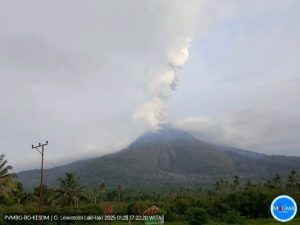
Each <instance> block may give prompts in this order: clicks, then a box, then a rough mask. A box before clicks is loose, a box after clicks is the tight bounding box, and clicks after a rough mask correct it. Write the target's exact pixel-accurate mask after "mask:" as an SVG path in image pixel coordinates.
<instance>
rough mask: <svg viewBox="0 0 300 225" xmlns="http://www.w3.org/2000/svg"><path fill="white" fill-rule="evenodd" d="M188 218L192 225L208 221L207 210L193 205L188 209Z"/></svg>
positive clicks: (200, 224) (199, 224)
mask: <svg viewBox="0 0 300 225" xmlns="http://www.w3.org/2000/svg"><path fill="white" fill-rule="evenodd" d="M186 215H187V220H188V223H189V224H190V225H202V224H206V223H207V214H206V210H205V209H203V208H197V207H192V208H189V209H188V210H187V211H186Z"/></svg>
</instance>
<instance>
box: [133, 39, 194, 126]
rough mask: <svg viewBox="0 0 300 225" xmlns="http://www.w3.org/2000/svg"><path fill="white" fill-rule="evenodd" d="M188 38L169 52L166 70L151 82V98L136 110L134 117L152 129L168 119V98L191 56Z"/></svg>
mask: <svg viewBox="0 0 300 225" xmlns="http://www.w3.org/2000/svg"><path fill="white" fill-rule="evenodd" d="M190 42H191V40H190V39H188V40H187V41H186V43H185V44H184V45H183V47H182V48H179V49H177V50H172V51H170V52H169V53H168V54H167V57H168V65H167V66H166V68H165V69H164V71H163V72H162V73H160V74H158V75H157V76H156V77H154V78H153V79H152V80H151V81H150V83H149V87H148V89H149V94H150V99H149V100H148V101H146V102H145V103H144V104H143V105H142V106H141V107H140V108H138V110H137V111H136V112H135V114H134V116H133V118H134V119H137V120H140V121H143V122H144V123H146V124H147V125H148V126H149V127H150V129H152V130H157V129H159V128H160V127H161V124H163V123H166V122H167V119H168V103H167V101H168V98H169V97H170V95H171V93H172V91H175V90H176V88H177V86H178V84H179V73H180V70H181V68H182V66H184V64H185V63H186V62H187V60H188V57H189V46H190Z"/></svg>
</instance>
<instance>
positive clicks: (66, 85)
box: [0, 0, 300, 171]
mask: <svg viewBox="0 0 300 225" xmlns="http://www.w3.org/2000/svg"><path fill="white" fill-rule="evenodd" d="M299 8H300V1H298V0H294V1H289V0H284V1H283V0H279V1H276V0H248V1H234V0H228V1H225V0H203V1H200V0H190V1H182V0H164V1H161V0H151V1H144V0H122V1H120V0H109V1H100V0H90V1H78V0H59V1H58V0H44V1H38V0H27V1H2V0H0V101H1V104H0V149H1V151H0V153H4V154H6V158H7V160H8V161H9V163H10V164H11V165H13V166H14V168H15V169H16V170H17V171H18V170H21V169H28V168H38V167H39V157H40V155H39V154H38V153H37V152H36V151H34V150H32V149H31V144H38V142H44V141H46V140H48V141H49V145H48V146H47V148H46V167H52V166H54V165H57V164H63V163H65V162H69V161H72V160H75V159H81V158H86V157H90V156H95V155H103V154H105V153H108V152H112V151H117V150H119V149H121V148H122V147H125V146H126V145H127V144H129V143H130V142H131V141H132V140H134V139H135V138H136V137H138V136H139V135H140V134H142V133H143V132H144V131H146V130H148V129H153V130H155V129H157V127H158V126H159V123H160V122H169V123H172V124H173V126H175V127H178V128H180V129H184V130H187V131H190V132H192V133H193V134H194V135H195V136H197V137H199V138H201V139H203V140H205V141H209V142H213V143H218V144H224V145H231V146H234V147H240V148H245V149H249V150H253V151H257V152H262V153H266V154H286V155H298V156H300V67H299V63H300V25H299V21H300V14H299V13H298V10H299Z"/></svg>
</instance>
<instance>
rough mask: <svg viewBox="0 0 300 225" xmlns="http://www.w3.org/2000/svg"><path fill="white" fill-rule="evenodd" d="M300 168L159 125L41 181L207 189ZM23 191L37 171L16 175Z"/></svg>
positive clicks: (291, 160)
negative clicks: (70, 178) (71, 175)
mask: <svg viewBox="0 0 300 225" xmlns="http://www.w3.org/2000/svg"><path fill="white" fill-rule="evenodd" d="M293 168H295V169H300V158H299V157H287V156H268V155H263V154H259V153H255V152H250V151H244V150H240V149H236V148H231V147H224V146H218V145H214V144H209V143H206V142H203V141H201V140H198V139H197V138H195V137H193V136H192V135H191V134H189V133H187V132H184V131H181V130H177V129H174V128H172V127H171V126H169V125H165V126H163V127H162V128H161V129H160V130H157V131H149V132H146V133H145V134H143V135H142V136H140V137H139V138H138V139H137V140H136V141H134V142H133V143H132V144H131V145H129V146H128V147H127V148H125V149H123V150H121V151H119V152H117V153H114V154H109V155H105V156H102V157H98V158H93V159H89V160H83V161H79V162H74V163H72V164H69V165H66V166H60V167H55V168H52V169H47V170H45V176H46V179H45V182H46V184H47V185H49V186H55V185H57V179H58V178H59V177H62V176H64V173H66V172H71V171H74V172H76V173H78V174H79V176H80V177H81V180H82V181H83V183H84V184H85V185H87V186H89V187H93V186H94V187H95V186H98V185H99V184H100V183H101V182H102V181H104V182H105V183H106V184H107V185H108V186H114V185H117V184H122V185H123V186H127V187H143V188H145V187H146V188H149V189H153V188H157V187H164V188H167V187H175V186H176V187H178V186H185V185H190V186H195V185H197V186H210V185H212V184H213V183H214V182H215V181H216V180H217V179H220V178H223V179H230V178H232V177H233V176H234V175H239V176H240V177H241V179H242V180H246V179H251V180H253V181H265V180H266V179H270V178H272V177H273V176H275V174H276V173H279V174H281V175H287V174H288V173H289V172H290V171H291V170H292V169H293ZM18 176H19V179H20V181H21V182H22V183H23V184H24V186H25V188H32V187H34V186H37V185H38V183H39V170H31V171H24V172H20V173H19V174H18Z"/></svg>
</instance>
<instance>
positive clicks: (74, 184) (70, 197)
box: [56, 172, 86, 208]
mask: <svg viewBox="0 0 300 225" xmlns="http://www.w3.org/2000/svg"><path fill="white" fill-rule="evenodd" d="M56 193H57V194H58V195H59V196H58V199H59V200H61V202H63V203H64V204H68V205H70V206H72V204H74V207H75V208H78V206H79V200H81V199H86V196H85V195H84V191H83V186H82V185H81V184H80V181H79V177H78V176H77V175H76V173H74V172H73V173H66V178H65V179H62V178H59V188H58V189H57V190H56Z"/></svg>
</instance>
